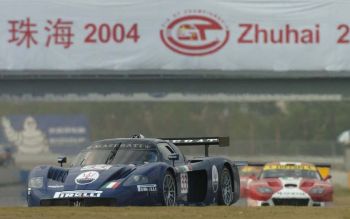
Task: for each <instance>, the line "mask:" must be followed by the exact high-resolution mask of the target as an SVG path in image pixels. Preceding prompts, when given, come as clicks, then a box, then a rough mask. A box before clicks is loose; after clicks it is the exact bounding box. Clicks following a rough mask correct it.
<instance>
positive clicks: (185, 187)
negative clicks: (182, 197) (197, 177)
mask: <svg viewBox="0 0 350 219" xmlns="http://www.w3.org/2000/svg"><path fill="white" fill-rule="evenodd" d="M180 181H181V193H182V194H187V193H188V175H187V173H181V174H180Z"/></svg>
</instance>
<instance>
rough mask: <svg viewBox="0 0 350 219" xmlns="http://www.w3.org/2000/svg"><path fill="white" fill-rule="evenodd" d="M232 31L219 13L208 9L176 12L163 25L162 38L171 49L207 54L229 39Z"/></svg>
mask: <svg viewBox="0 0 350 219" xmlns="http://www.w3.org/2000/svg"><path fill="white" fill-rule="evenodd" d="M229 37H230V31H229V29H228V27H227V25H226V24H225V22H224V21H223V20H222V19H221V18H220V17H219V16H218V15H216V14H214V13H212V12H209V11H206V10H200V9H198V10H192V9H189V10H185V11H183V12H177V13H174V14H173V15H172V16H171V17H170V18H168V19H166V22H165V23H164V24H163V25H162V29H161V31H160V38H161V40H162V42H163V43H164V45H165V46H166V47H167V48H169V49H170V50H172V51H174V52H176V53H178V54H181V55H186V56H205V55H210V54H213V53H215V52H217V51H219V50H220V49H221V48H222V47H223V46H225V44H226V43H227V41H228V39H229Z"/></svg>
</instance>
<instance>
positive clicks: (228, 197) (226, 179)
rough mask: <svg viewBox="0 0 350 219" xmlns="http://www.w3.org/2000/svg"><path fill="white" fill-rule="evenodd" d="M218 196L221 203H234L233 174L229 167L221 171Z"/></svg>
mask: <svg viewBox="0 0 350 219" xmlns="http://www.w3.org/2000/svg"><path fill="white" fill-rule="evenodd" d="M218 196H219V199H218V203H219V205H232V204H233V188H232V176H231V173H230V170H229V169H228V168H227V167H224V168H223V169H222V171H221V175H220V187H219V191H218Z"/></svg>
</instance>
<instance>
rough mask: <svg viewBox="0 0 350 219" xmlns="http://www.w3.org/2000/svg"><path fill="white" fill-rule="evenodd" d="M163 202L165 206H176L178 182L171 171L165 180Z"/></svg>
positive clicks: (165, 176)
mask: <svg viewBox="0 0 350 219" xmlns="http://www.w3.org/2000/svg"><path fill="white" fill-rule="evenodd" d="M162 202H163V205H164V206H176V181H175V177H174V176H173V174H172V173H171V172H170V171H167V172H166V173H165V175H164V178H163V182H162Z"/></svg>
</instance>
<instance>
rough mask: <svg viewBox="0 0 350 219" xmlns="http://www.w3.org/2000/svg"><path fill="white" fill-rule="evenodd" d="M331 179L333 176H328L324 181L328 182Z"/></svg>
mask: <svg viewBox="0 0 350 219" xmlns="http://www.w3.org/2000/svg"><path fill="white" fill-rule="evenodd" d="M329 179H332V176H331V175H328V176H326V177H325V178H324V179H323V181H327V180H329Z"/></svg>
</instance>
